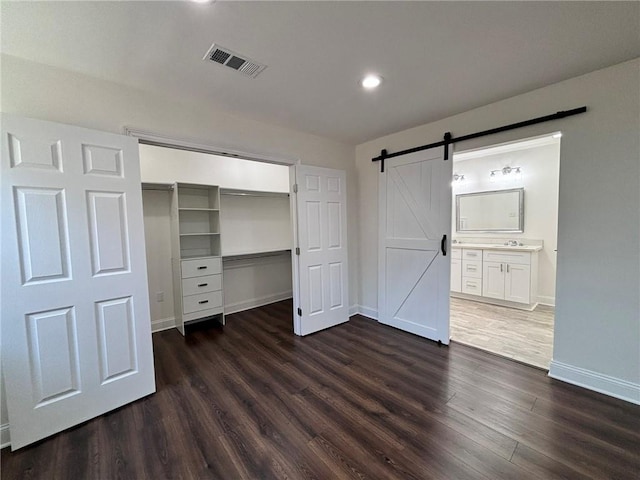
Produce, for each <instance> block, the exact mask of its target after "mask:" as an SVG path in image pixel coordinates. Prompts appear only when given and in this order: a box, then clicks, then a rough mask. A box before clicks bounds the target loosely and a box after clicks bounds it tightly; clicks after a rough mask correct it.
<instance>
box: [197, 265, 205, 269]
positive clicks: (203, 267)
mask: <svg viewBox="0 0 640 480" xmlns="http://www.w3.org/2000/svg"><path fill="white" fill-rule="evenodd" d="M206 268H207V267H206V265H203V266H200V267H198V270H205V269H206Z"/></svg>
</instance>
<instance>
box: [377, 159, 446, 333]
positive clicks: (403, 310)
mask: <svg viewBox="0 0 640 480" xmlns="http://www.w3.org/2000/svg"><path fill="white" fill-rule="evenodd" d="M451 174H452V167H451V160H447V161H445V160H444V158H443V150H442V149H434V150H427V151H425V152H417V153H414V154H410V155H406V156H402V157H397V158H392V159H387V160H385V170H384V172H383V173H381V174H380V180H379V205H378V208H379V212H380V218H379V233H380V235H379V258H378V269H379V275H378V320H379V321H380V322H381V323H384V324H387V325H391V326H393V327H396V328H399V329H402V330H405V331H408V332H411V333H414V334H417V335H420V336H423V337H426V338H429V339H432V340H436V341H441V342H442V343H444V344H448V343H449V292H450V275H451V264H450V259H451V256H450V255H449V243H450V236H451ZM445 235H446V237H445Z"/></svg>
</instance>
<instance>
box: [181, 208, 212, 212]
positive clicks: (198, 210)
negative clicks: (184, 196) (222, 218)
mask: <svg viewBox="0 0 640 480" xmlns="http://www.w3.org/2000/svg"><path fill="white" fill-rule="evenodd" d="M178 210H179V211H180V212H219V211H220V209H219V208H188V207H185V208H182V207H181V208H178Z"/></svg>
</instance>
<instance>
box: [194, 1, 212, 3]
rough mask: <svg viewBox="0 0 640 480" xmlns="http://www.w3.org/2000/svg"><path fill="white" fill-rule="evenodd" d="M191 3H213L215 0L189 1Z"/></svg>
mask: <svg viewBox="0 0 640 480" xmlns="http://www.w3.org/2000/svg"><path fill="white" fill-rule="evenodd" d="M191 1H192V2H193V3H213V2H215V0H191Z"/></svg>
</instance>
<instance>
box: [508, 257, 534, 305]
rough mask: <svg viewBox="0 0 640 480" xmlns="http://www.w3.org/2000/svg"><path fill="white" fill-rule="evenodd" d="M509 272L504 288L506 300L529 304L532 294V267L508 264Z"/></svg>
mask: <svg viewBox="0 0 640 480" xmlns="http://www.w3.org/2000/svg"><path fill="white" fill-rule="evenodd" d="M507 265H508V268H509V271H508V273H507V276H506V281H505V287H504V299H505V300H509V301H512V302H519V303H529V302H530V292H531V288H530V287H531V267H530V266H529V265H518V264H507Z"/></svg>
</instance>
